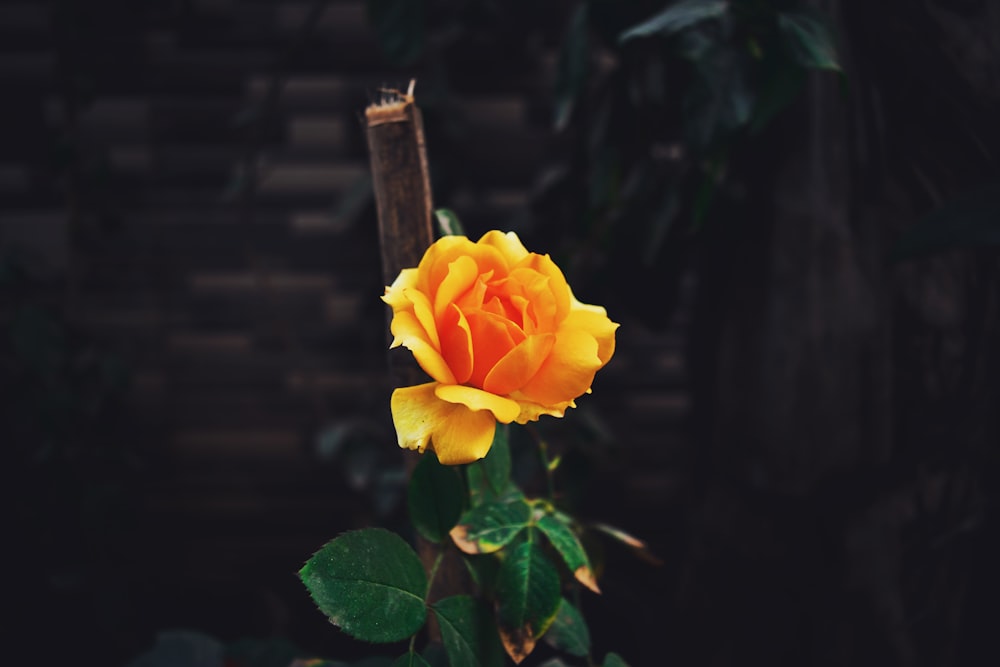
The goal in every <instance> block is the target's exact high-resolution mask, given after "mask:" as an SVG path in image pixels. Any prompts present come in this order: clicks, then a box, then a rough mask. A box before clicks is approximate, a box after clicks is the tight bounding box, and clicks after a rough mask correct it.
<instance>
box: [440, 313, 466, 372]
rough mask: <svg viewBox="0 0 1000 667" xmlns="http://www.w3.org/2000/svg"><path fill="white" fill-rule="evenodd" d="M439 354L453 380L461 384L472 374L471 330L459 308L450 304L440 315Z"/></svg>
mask: <svg viewBox="0 0 1000 667" xmlns="http://www.w3.org/2000/svg"><path fill="white" fill-rule="evenodd" d="M440 334H441V355H442V356H443V357H444V360H445V361H446V362H447V364H448V368H450V369H451V372H452V374H453V375H454V376H455V382H457V383H459V384H462V383H464V382H467V381H468V380H469V376H470V375H472V359H473V350H472V331H471V330H470V329H469V322H468V320H466V319H465V315H464V314H463V313H462V311H461V309H460V308H459V307H458V306H456V305H455V304H451V305H450V306H449V307H448V308H447V309H446V310H445V311H444V315H443V316H442V317H441V331H440Z"/></svg>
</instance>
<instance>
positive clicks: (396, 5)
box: [365, 0, 424, 65]
mask: <svg viewBox="0 0 1000 667" xmlns="http://www.w3.org/2000/svg"><path fill="white" fill-rule="evenodd" d="M365 6H366V8H367V10H368V20H369V22H370V23H371V24H372V26H374V28H375V34H376V35H378V41H379V45H380V46H381V47H382V51H383V52H384V53H385V55H386V57H387V58H388V59H389V61H390V62H392V63H393V64H394V65H411V64H413V63H414V62H415V61H416V60H417V58H419V57H420V55H421V54H422V53H423V51H424V2H423V0H366V2H365Z"/></svg>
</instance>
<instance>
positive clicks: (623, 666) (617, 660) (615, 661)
mask: <svg viewBox="0 0 1000 667" xmlns="http://www.w3.org/2000/svg"><path fill="white" fill-rule="evenodd" d="M602 667H628V663H627V662H625V660H624V659H623V658H622V657H621V656H620V655H618V654H617V653H608V654H607V655H606V656H604V665H603V666H602Z"/></svg>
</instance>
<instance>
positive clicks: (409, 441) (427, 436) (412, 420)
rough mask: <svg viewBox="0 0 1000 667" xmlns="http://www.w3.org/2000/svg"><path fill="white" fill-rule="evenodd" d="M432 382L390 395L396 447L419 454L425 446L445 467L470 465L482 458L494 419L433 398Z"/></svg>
mask: <svg viewBox="0 0 1000 667" xmlns="http://www.w3.org/2000/svg"><path fill="white" fill-rule="evenodd" d="M440 386H441V385H438V383H436V382H429V383H427V384H420V385H416V386H414V387H401V388H399V389H397V390H396V391H394V392H392V399H391V401H390V404H391V407H392V421H393V423H394V424H395V426H396V438H397V440H398V442H399V446H400V447H403V448H406V449H415V450H417V451H419V452H423V451H424V450H425V449H426V448H427V447H428V446H430V448H431V449H433V450H434V452H435V453H436V454H437V457H438V460H439V461H440V462H441V463H443V464H445V465H457V464H460V463H471V462H472V461H475V460H477V459H481V458H483V457H484V456H486V453H487V452H488V451H489V450H490V445H491V444H492V443H493V434H494V432H495V430H496V420H495V419H494V418H493V415H492V414H491V413H490V412H489V411H488V410H478V411H474V410H470V409H469V408H467V407H466V406H465V405H463V404H461V403H449V402H447V401H443V400H441V399H440V398H438V397H437V396H436V395H435V389H437V388H439V387H440Z"/></svg>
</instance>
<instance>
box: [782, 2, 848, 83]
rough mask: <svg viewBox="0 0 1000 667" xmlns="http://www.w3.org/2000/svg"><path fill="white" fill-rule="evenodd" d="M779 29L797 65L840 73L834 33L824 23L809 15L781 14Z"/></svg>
mask: <svg viewBox="0 0 1000 667" xmlns="http://www.w3.org/2000/svg"><path fill="white" fill-rule="evenodd" d="M778 27H779V28H780V29H781V32H782V34H783V35H784V36H785V42H786V43H787V44H788V48H789V49H790V50H791V52H792V56H793V57H794V58H795V61H796V62H797V63H799V64H800V65H802V66H803V67H813V68H816V69H829V70H834V71H838V72H839V71H840V63H839V62H838V61H837V47H836V45H835V43H834V39H833V32H832V31H831V30H830V28H829V27H827V25H826V24H825V23H824V22H823V21H821V20H820V19H818V18H815V17H812V16H809V15H807V14H801V13H793V12H779V13H778Z"/></svg>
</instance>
